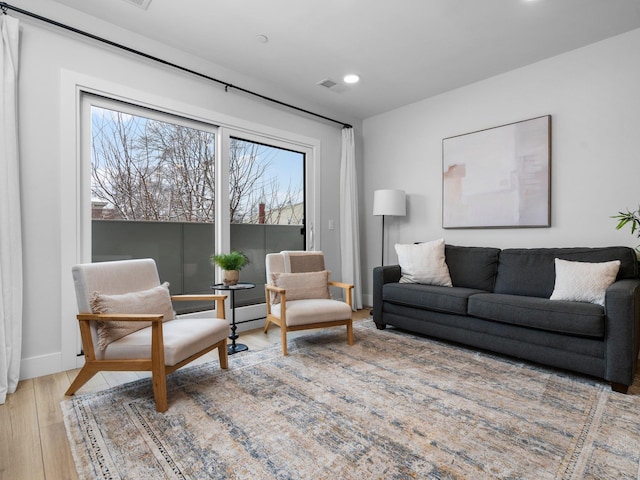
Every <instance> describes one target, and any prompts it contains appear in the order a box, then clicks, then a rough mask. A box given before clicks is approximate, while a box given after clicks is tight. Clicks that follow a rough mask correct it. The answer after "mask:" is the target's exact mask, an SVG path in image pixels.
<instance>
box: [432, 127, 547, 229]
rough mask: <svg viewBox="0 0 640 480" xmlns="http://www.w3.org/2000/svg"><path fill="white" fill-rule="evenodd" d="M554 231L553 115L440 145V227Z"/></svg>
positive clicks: (462, 137)
mask: <svg viewBox="0 0 640 480" xmlns="http://www.w3.org/2000/svg"><path fill="white" fill-rule="evenodd" d="M550 226H551V115H545V116H541V117H536V118H531V119H528V120H522V121H519V122H514V123H509V124H506V125H501V126H498V127H493V128H488V129H484V130H479V131H475V132H471V133H466V134H462V135H457V136H453V137H448V138H444V139H443V140H442V227H443V228H447V229H454V228H535V227H550Z"/></svg>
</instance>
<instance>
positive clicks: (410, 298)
mask: <svg viewBox="0 0 640 480" xmlns="http://www.w3.org/2000/svg"><path fill="white" fill-rule="evenodd" d="M477 293H486V292H484V290H476V289H473V288H459V287H439V286H435V285H422V284H415V283H387V284H385V285H384V286H383V287H382V300H383V301H385V302H390V303H395V304H397V305H406V306H410V307H415V308H420V309H423V310H434V311H437V312H445V313H457V314H460V315H466V314H467V301H468V299H469V297H470V296H472V295H475V294H477Z"/></svg>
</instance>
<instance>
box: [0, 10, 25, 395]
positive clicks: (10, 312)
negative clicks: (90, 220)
mask: <svg viewBox="0 0 640 480" xmlns="http://www.w3.org/2000/svg"><path fill="white" fill-rule="evenodd" d="M18 24H19V22H18V20H17V19H15V18H13V17H10V16H8V15H0V34H1V37H0V67H1V69H2V78H0V112H1V113H0V115H1V116H0V404H3V403H5V400H6V398H7V394H8V393H13V392H15V391H16V387H17V385H18V379H19V377H20V354H21V344H22V227H21V222H20V175H19V169H18Z"/></svg>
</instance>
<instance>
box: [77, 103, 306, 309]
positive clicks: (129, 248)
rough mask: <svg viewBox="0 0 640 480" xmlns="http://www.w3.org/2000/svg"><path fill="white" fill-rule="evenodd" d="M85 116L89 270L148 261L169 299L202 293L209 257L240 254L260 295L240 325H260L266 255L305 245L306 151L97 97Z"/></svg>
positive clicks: (245, 298) (254, 294) (243, 297)
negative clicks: (252, 322)
mask: <svg viewBox="0 0 640 480" xmlns="http://www.w3.org/2000/svg"><path fill="white" fill-rule="evenodd" d="M82 112H83V119H84V120H83V125H84V128H83V129H82V135H83V140H82V145H83V153H84V154H85V155H86V157H87V158H90V167H88V168H87V170H88V172H90V173H89V174H88V175H86V177H89V178H86V180H85V181H87V182H90V186H89V187H88V188H84V189H83V191H85V192H89V191H90V193H89V194H88V195H90V202H91V247H90V251H91V259H90V260H91V261H93V262H100V261H107V260H116V259H127V258H141V257H151V258H154V259H155V260H156V263H157V264H158V271H159V274H160V277H161V279H162V280H163V281H169V282H170V284H171V292H172V293H174V294H179V293H208V292H210V291H211V289H210V286H211V284H213V283H217V282H219V279H217V278H216V269H215V268H214V267H213V265H212V264H211V262H210V257H211V255H213V254H214V253H220V252H228V251H231V250H239V251H241V252H243V253H245V254H246V255H247V256H248V257H249V259H250V263H249V265H248V266H246V267H244V269H243V270H242V272H241V281H246V282H252V283H255V284H256V288H255V289H252V290H247V291H244V292H239V294H238V295H237V296H236V305H237V306H239V307H247V308H245V309H244V310H245V311H244V312H243V309H242V308H240V309H239V310H238V314H239V317H238V319H239V320H242V319H253V318H256V319H257V318H261V317H264V316H265V313H264V306H263V305H261V304H263V303H264V288H263V285H264V283H265V266H264V258H265V255H266V254H267V253H269V252H279V251H281V250H304V249H305V246H306V245H307V240H308V235H307V228H306V227H305V224H306V223H307V222H306V221H305V219H306V218H307V194H308V190H309V189H308V188H307V185H308V184H309V181H308V178H307V176H308V172H309V170H308V168H307V165H308V164H309V160H310V158H309V157H310V156H311V155H310V154H311V151H310V150H309V149H308V148H306V147H304V146H299V145H296V144H294V143H290V142H287V141H283V140H282V139H274V138H271V137H267V136H261V135H258V134H256V133H251V132H246V131H243V132H239V131H237V130H233V129H231V128H228V127H220V126H215V125H211V124H207V123H204V122H201V121H194V120H192V119H189V118H184V117H180V116H176V115H172V114H168V113H164V112H161V111H158V110H152V109H147V108H143V107H139V106H135V105H131V104H128V103H123V102H117V101H114V100H111V99H106V98H102V97H99V96H95V95H89V94H86V95H84V96H83V107H82ZM181 303H182V302H181ZM258 305H259V307H258V308H251V306H254V307H255V306H258ZM176 306H177V307H179V308H181V310H180V312H179V313H186V312H194V311H196V310H198V309H209V308H212V305H202V304H200V305H196V304H187V305H176Z"/></svg>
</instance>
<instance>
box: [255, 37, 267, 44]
mask: <svg viewBox="0 0 640 480" xmlns="http://www.w3.org/2000/svg"><path fill="white" fill-rule="evenodd" d="M256 40H257V41H258V42H260V43H267V42H268V41H269V37H267V36H266V35H256Z"/></svg>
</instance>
